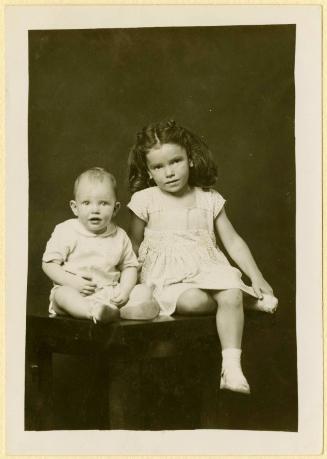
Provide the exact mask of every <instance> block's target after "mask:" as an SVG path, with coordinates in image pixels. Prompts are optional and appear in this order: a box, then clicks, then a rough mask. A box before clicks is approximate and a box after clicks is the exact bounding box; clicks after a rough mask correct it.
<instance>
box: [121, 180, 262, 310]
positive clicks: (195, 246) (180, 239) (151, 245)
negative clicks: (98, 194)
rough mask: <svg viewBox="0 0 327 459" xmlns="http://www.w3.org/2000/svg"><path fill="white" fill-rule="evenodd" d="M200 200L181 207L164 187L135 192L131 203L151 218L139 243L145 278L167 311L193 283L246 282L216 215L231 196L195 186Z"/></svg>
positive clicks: (206, 286)
mask: <svg viewBox="0 0 327 459" xmlns="http://www.w3.org/2000/svg"><path fill="white" fill-rule="evenodd" d="M192 192H193V193H194V200H193V202H194V205H193V206H191V207H180V206H179V207H175V206H174V205H172V201H171V199H169V196H167V194H166V193H164V192H162V191H161V190H160V188H158V187H151V188H146V189H145V190H141V191H138V192H136V193H134V194H133V196H132V198H131V201H130V202H129V204H128V207H129V208H130V209H131V210H132V212H134V213H135V215H137V216H138V217H139V218H140V219H141V220H143V221H144V222H145V223H146V227H145V232H144V240H143V242H142V244H141V246H140V249H139V263H140V265H141V276H140V281H141V283H144V284H147V285H150V286H153V287H154V296H155V298H156V300H157V301H158V303H159V305H160V309H161V314H162V315H171V314H173V313H174V311H175V309H176V302H177V300H178V298H179V296H180V295H181V294H182V293H183V292H185V291H186V290H188V289H191V288H200V289H203V290H225V289H231V288H239V289H241V290H243V291H244V292H246V293H248V294H249V295H252V296H256V295H255V293H254V291H253V288H252V287H249V286H247V285H245V284H244V282H243V281H242V279H241V272H240V271H239V270H238V269H237V268H235V267H233V266H231V264H230V263H229V261H228V260H227V258H226V256H225V255H224V254H223V252H222V251H221V250H220V249H219V247H218V246H217V243H216V238H215V232H214V220H215V219H216V217H217V216H218V214H219V213H220V211H221V210H222V208H223V206H224V204H225V199H224V198H223V197H222V196H221V195H220V194H219V193H218V192H217V191H215V190H213V189H210V190H208V191H204V190H202V189H201V188H198V187H194V188H193V189H192Z"/></svg>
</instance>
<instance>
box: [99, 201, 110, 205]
mask: <svg viewBox="0 0 327 459" xmlns="http://www.w3.org/2000/svg"><path fill="white" fill-rule="evenodd" d="M107 204H108V203H107V201H101V202H100V206H106V205H107Z"/></svg>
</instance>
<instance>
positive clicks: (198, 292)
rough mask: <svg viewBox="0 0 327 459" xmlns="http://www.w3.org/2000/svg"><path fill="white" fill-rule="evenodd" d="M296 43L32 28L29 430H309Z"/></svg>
mask: <svg viewBox="0 0 327 459" xmlns="http://www.w3.org/2000/svg"><path fill="white" fill-rule="evenodd" d="M296 49H297V25H296V23H295V22H294V23H291V22H290V23H275V24H246V23H245V24H235V25H233V24H229V25H220V24H218V25H211V24H210V25H193V24H190V25H185V24H184V25H183V26H176V25H170V26H167V25H163V26H152V27H149V26H146V27H145V26H143V27H142V26H137V27H125V26H124V27H121V26H110V27H109V26H108V27H102V26H101V27H89V28H87V27H79V28H77V27H74V28H69V27H63V28H60V27H58V28H54V27H48V28H47V27H46V26H44V27H42V28H35V27H33V28H32V29H29V30H28V31H27V65H28V73H27V84H28V99H27V115H26V116H27V164H28V195H27V196H28V250H27V278H26V329H25V330H26V331H25V342H24V346H25V347H24V349H25V366H24V367H25V371H24V418H23V419H24V421H23V422H24V431H25V432H35V433H37V432H60V431H68V432H69V431H109V432H112V431H116V430H119V431H133V432H134V431H136V432H148V433H149V434H151V432H158V433H159V432H166V431H175V432H178V431H183V432H184V433H185V431H187V432H188V433H189V435H192V431H201V430H203V431H207V430H210V431H212V432H214V431H217V432H219V431H221V432H223V431H227V432H231V431H244V432H247V431H254V432H257V433H258V434H259V433H260V432H284V433H294V434H296V433H299V384H298V382H299V374H298V368H299V357H298V342H299V329H298V328H297V323H298V321H299V317H298V314H299V311H298V308H297V295H296V292H297V284H298V278H297V274H296V273H297V270H296V266H297V257H298V250H297V231H296V228H297V226H296V225H297V220H296V219H297V215H298V214H297V200H298V195H297V175H296V173H297V171H296V166H297V159H296V133H295V126H296V119H295V118H296V80H295V71H296V68H295V64H296Z"/></svg>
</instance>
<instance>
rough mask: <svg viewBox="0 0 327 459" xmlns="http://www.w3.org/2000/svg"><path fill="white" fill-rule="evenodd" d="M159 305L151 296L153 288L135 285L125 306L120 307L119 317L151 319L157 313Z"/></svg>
mask: <svg viewBox="0 0 327 459" xmlns="http://www.w3.org/2000/svg"><path fill="white" fill-rule="evenodd" d="M159 312H160V307H159V305H158V303H157V302H156V300H155V299H154V298H153V288H151V287H148V286H147V285H144V284H138V285H136V286H135V287H134V288H133V290H132V291H131V294H130V296H129V300H128V302H127V304H126V305H125V306H123V307H122V308H120V317H121V318H122V319H126V320H152V319H154V318H155V317H157V316H158V315H159Z"/></svg>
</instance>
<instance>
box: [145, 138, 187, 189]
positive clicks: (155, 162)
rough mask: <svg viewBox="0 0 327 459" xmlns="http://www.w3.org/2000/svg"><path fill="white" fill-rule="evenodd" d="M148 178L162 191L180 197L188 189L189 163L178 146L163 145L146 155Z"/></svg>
mask: <svg viewBox="0 0 327 459" xmlns="http://www.w3.org/2000/svg"><path fill="white" fill-rule="evenodd" d="M146 161H147V166H148V171H149V174H150V177H152V179H153V180H154V181H155V183H156V185H157V186H158V187H159V188H160V189H161V190H163V191H166V192H168V193H172V194H175V195H182V194H183V193H184V192H185V191H186V190H187V189H188V179H189V175H190V163H189V159H188V157H187V153H186V151H185V149H184V148H183V147H181V146H180V145H175V144H173V143H165V144H163V145H161V146H160V147H157V148H152V149H151V150H150V151H149V152H148V154H147V155H146Z"/></svg>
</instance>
